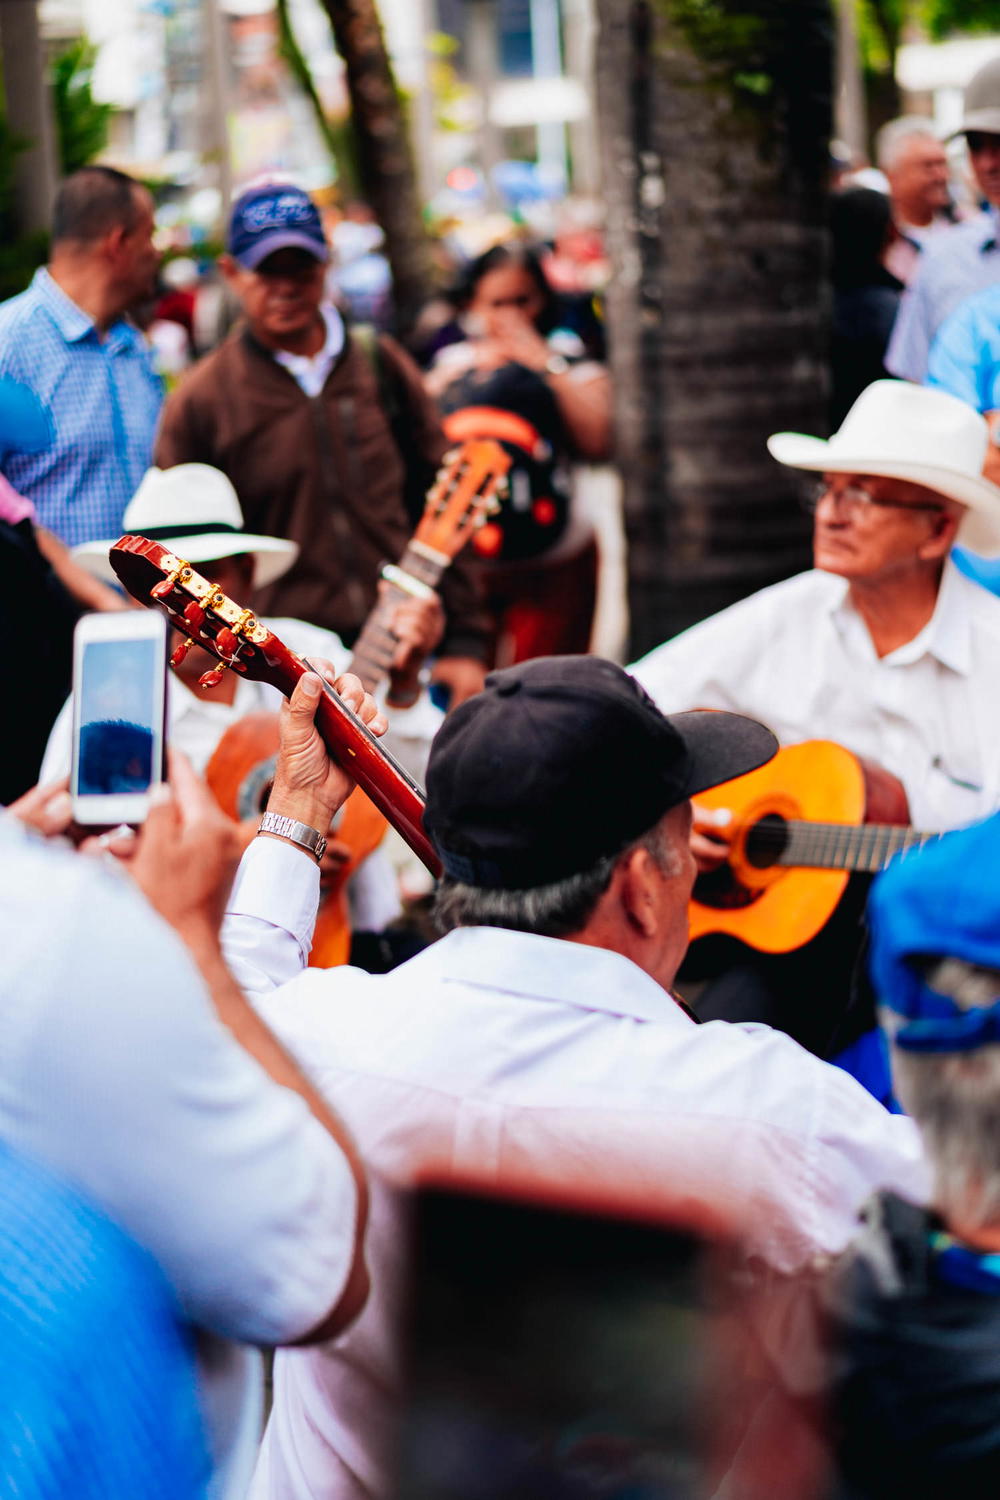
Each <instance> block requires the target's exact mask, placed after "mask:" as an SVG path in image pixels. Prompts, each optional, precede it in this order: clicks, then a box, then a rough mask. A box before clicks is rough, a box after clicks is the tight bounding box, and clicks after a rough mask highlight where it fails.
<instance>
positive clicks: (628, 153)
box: [597, 0, 832, 655]
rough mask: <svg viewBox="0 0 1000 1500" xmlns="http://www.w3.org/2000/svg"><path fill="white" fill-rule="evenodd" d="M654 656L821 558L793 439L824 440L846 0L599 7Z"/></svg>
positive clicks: (640, 619) (616, 292)
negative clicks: (800, 501) (777, 442)
mask: <svg viewBox="0 0 1000 1500" xmlns="http://www.w3.org/2000/svg"><path fill="white" fill-rule="evenodd" d="M597 14H598V24H599V28H600V30H599V37H598V46H597V58H598V69H597V73H598V76H597V94H598V106H599V110H600V119H601V141H602V150H603V171H604V180H605V197H606V201H607V209H608V239H609V246H610V251H611V255H612V261H613V264H614V268H615V274H614V276H613V278H612V285H611V289H610V292H609V296H608V327H609V334H610V351H611V369H612V377H613V382H614V388H615V400H616V429H617V452H618V458H619V462H620V465H621V468H622V472H623V478H624V484H625V521H626V530H627V534H628V540H629V603H630V611H631V619H632V641H631V651H632V654H633V655H637V654H639V653H641V652H643V651H646V650H648V649H649V648H650V647H651V646H653V645H656V644H658V643H659V642H660V641H662V640H665V639H666V638H667V637H669V636H671V635H674V634H676V633H677V632H678V631H679V630H682V629H684V628H685V627H686V626H688V625H690V624H692V623H694V622H695V621H697V620H699V619H703V618H704V617H705V616H706V615H709V614H712V613H714V612H715V611H716V610H718V609H720V608H723V607H724V606H725V605H727V604H730V603H732V602H734V601H735V600H736V599H739V598H741V597H743V596H744V595H746V594H748V593H751V592H752V591H753V590H755V589H757V588H760V587H762V586H763V585H765V584H768V583H771V582H775V581H776V580H778V579H779V578H782V577H785V576H787V575H788V574H789V573H792V572H795V571H797V570H798V569H799V568H801V567H803V566H807V565H808V558H809V549H808V527H807V525H806V523H805V519H804V517H803V516H802V514H801V513H800V511H799V508H798V505H797V500H796V497H797V494H798V485H797V481H796V480H795V478H794V477H793V476H792V475H791V474H790V473H789V472H788V471H786V470H783V469H781V468H780V467H779V466H778V465H777V464H776V463H775V462H774V461H773V460H772V459H771V458H770V457H769V456H768V453H767V451H766V447H765V440H766V438H767V436H768V434H769V433H771V432H774V431H778V430H781V429H786V428H789V429H793V430H798V431H801V432H809V433H816V434H819V433H822V432H824V431H826V427H825V420H826V417H825V406H826V378H827V377H826V326H827V316H828V310H827V309H828V298H827V290H826V283H825V272H826V230H825V202H824V199H825V180H826V174H827V149H828V146H827V143H828V139H829V133H830V69H831V58H832V27H831V23H830V15H829V8H828V4H827V3H826V0H794V3H791V4H790V3H788V0H710V3H708V4H706V3H705V0H629V3H627V4H626V3H622V0H597Z"/></svg>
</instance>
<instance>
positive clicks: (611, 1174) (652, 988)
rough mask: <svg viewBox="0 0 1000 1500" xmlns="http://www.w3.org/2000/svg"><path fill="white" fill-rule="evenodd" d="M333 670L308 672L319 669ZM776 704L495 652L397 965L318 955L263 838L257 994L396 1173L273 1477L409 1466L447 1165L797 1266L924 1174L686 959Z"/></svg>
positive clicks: (317, 774)
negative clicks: (418, 914) (406, 1286)
mask: <svg viewBox="0 0 1000 1500" xmlns="http://www.w3.org/2000/svg"><path fill="white" fill-rule="evenodd" d="M309 682H310V679H309V677H308V676H307V677H305V678H303V679H302V683H301V684H300V685H299V687H298V688H297V689H296V692H295V694H294V695H293V698H292V701H291V707H290V710H289V712H288V714H287V715H286V717H285V720H284V726H283V748H282V752H281V755H280V756H279V761H278V770H277V776H276V781H275V788H274V792H273V793H272V798H271V803H270V806H271V807H272V808H273V809H274V810H275V811H277V812H280V813H282V814H284V815H285V816H287V817H289V818H291V819H294V820H295V821H297V822H299V823H303V824H306V825H307V830H306V832H307V833H308V828H309V827H312V828H320V827H323V826H325V824H326V822H327V821H328V820H329V818H330V816H331V812H332V810H333V808H334V807H335V806H336V803H337V799H338V797H340V796H342V795H343V792H342V790H341V789H340V787H339V786H338V784H337V781H336V774H337V773H335V772H334V770H333V768H331V766H330V763H329V761H328V758H327V756H326V753H325V751H324V749H323V746H322V743H321V742H320V740H319V738H318V736H317V735H316V733H315V730H314V728H313V725H312V722H311V720H312V712H313V707H314V704H315V686H314V687H313V688H310V686H309ZM309 692H312V694H313V696H312V697H311V698H308V697H307V696H306V694H307V693H309ZM774 748H775V741H774V738H773V736H772V735H771V734H770V733H769V732H768V731H767V730H765V729H764V728H763V727H762V726H761V725H759V724H756V723H753V722H752V721H750V720H747V719H744V718H740V717H735V716H732V715H720V714H715V713H710V714H701V713H693V714H679V715H677V716H675V717H674V718H673V719H669V720H668V719H665V718H664V717H663V716H662V715H661V714H660V713H659V711H658V710H657V709H656V708H655V706H654V705H653V704H652V703H651V701H650V700H649V698H648V697H647V696H646V694H645V693H644V692H642V691H641V689H639V688H638V686H637V685H636V683H635V682H634V680H633V679H632V678H630V677H629V676H628V675H627V674H626V673H624V672H623V671H622V670H621V669H620V668H619V667H616V666H614V665H612V664H611V663H610V662H606V661H601V660H599V659H597V658H593V657H563V658H558V657H553V658H543V659H541V660H538V661H532V662H527V663H524V664H522V665H520V666H518V667H513V668H510V669H508V670H507V671H504V672H497V673H494V674H492V675H491V676H490V678H489V679H488V681H487V686H486V689H485V691H484V692H483V693H482V694H480V695H478V696H477V697H475V698H473V699H471V700H470V701H469V702H467V703H465V704H463V705H461V706H460V707H459V708H458V709H456V710H455V711H454V712H453V713H452V714H451V715H450V716H449V717H448V718H447V719H446V720H445V723H444V725H443V726H442V729H441V730H440V731H439V733H438V736H437V738H436V739H435V742H434V745H433V747H432V750H431V758H430V764H429V767H428V785H427V798H428V800H427V815H426V826H427V828H428V831H429V833H430V835H431V838H432V840H433V841H434V843H435V845H436V848H437V850H438V853H439V855H440V856H441V859H442V861H443V864H444V867H445V872H446V873H445V878H444V880H443V882H442V886H441V889H440V892H439V896H438V907H437V915H438V919H439V923H440V925H441V926H442V927H443V928H445V929H446V930H447V931H446V936H445V937H444V938H442V939H441V941H440V942H438V943H435V944H433V945H432V946H431V947H430V948H429V949H427V950H425V951H424V952H423V953H422V954H420V955H418V956H417V957H416V958H414V959H411V960H410V961H409V962H408V963H406V964H404V965H402V966H401V967H400V968H397V969H395V970H394V971H393V972H392V973H391V974H388V975H384V976H379V977H373V976H370V975H365V974H362V973H361V972H360V971H358V970H356V969H349V968H340V969H334V970H329V971H322V970H316V969H312V970H309V971H308V972H303V965H304V963H305V957H306V955H307V953H308V948H309V940H310V931H311V924H312V920H313V913H314V912H315V904H316V890H317V881H318V872H317V868H316V863H315V860H314V859H313V858H312V856H311V855H310V854H309V853H308V852H307V851H308V838H307V839H306V841H305V842H304V845H303V847H302V848H297V847H295V840H294V839H293V840H290V841H286V842H285V843H284V844H283V843H282V841H281V840H279V839H274V838H268V839H257V840H255V841H254V843H253V844H252V845H251V846H250V848H249V849H248V851H247V853H246V855H245V856H244V860H243V863H242V865H241V869H240V874H239V876H238V878H237V883H236V886H235V888H234V893H233V896H232V898H231V901H230V910H229V915H228V916H227V919H226V923H225V929H224V943H225V948H226V953H227V957H228V959H229V962H230V964H231V965H232V966H233V970H234V973H236V974H237V975H238V976H239V978H240V981H241V983H242V984H243V985H244V987H245V988H246V990H247V992H248V993H251V994H253V995H254V996H255V1003H256V1005H257V1006H258V1008H259V1010H260V1013H261V1015H262V1016H263V1017H265V1018H266V1019H267V1021H268V1023H269V1024H271V1025H274V1026H275V1027H277V1028H278V1030H279V1032H280V1035H281V1036H282V1038H283V1040H284V1041H285V1043H286V1044H287V1045H288V1046H289V1047H290V1048H291V1049H292V1051H293V1052H294V1053H295V1054H296V1055H298V1056H300V1057H301V1058H302V1059H303V1061H304V1062H306V1064H307V1066H308V1068H309V1072H310V1077H311V1078H312V1079H313V1081H314V1082H315V1084H316V1086H317V1087H319V1088H320V1089H321V1090H322V1091H323V1092H324V1094H327V1095H328V1096H329V1097H330V1098H332V1099H336V1100H337V1104H338V1108H339V1109H342V1110H343V1112H344V1115H345V1118H346V1119H347V1120H348V1122H349V1124H350V1126H351V1129H352V1130H353V1131H354V1133H355V1136H356V1139H357V1140H358V1142H359V1146H360V1148H361V1150H362V1151H363V1153H364V1156H365V1159H366V1162H367V1164H368V1165H369V1167H370V1169H371V1171H372V1174H373V1181H372V1216H371V1229H370V1234H369V1263H370V1267H371V1274H372V1289H373V1290H372V1297H371V1300H370V1303H369V1306H368V1309H367V1310H366V1312H365V1314H364V1315H363V1317H362V1319H361V1320H360V1321H359V1323H358V1324H357V1327H356V1329H355V1330H353V1331H352V1332H351V1333H350V1334H349V1335H347V1337H345V1338H344V1339H341V1340H340V1341H338V1342H337V1343H335V1344H330V1345H327V1346H325V1347H324V1348H323V1349H321V1350H318V1351H317V1352H316V1354H315V1355H312V1354H311V1353H309V1352H307V1351H296V1352H295V1353H293V1354H291V1355H289V1356H285V1355H281V1356H279V1357H278V1359H277V1361H276V1366H275V1400H274V1406H273V1410H272V1416H271V1420H270V1425H269V1429H268V1433H267V1436H266V1437H265V1442H264V1448H263V1451H262V1456H261V1461H260V1465H259V1468H258V1473H257V1477H256V1481H255V1486H254V1490H253V1494H254V1495H255V1496H268V1497H273V1500H277V1497H282V1500H289V1497H296V1500H304V1497H311V1500H318V1497H321V1496H322V1497H332V1496H338V1497H340V1496H357V1497H360V1496H362V1495H364V1496H369V1497H370V1496H372V1495H377V1494H384V1493H386V1491H387V1488H388V1486H389V1484H390V1482H391V1475H390V1464H391V1453H392V1446H393V1441H392V1440H393V1427H392V1415H393V1402H392V1398H393V1394H394V1392H395V1391H396V1390H397V1387H398V1378H399V1370H398V1349H397V1339H398V1336H399V1332H400V1329H399V1316H400V1296H401V1291H402V1281H403V1273H404V1268H405V1258H404V1248H405V1237H404V1234H403V1230H404V1227H405V1226H404V1203H403V1199H402V1198H401V1196H400V1194H399V1193H398V1191H397V1190H396V1189H397V1187H398V1185H399V1184H406V1183H408V1182H412V1181H414V1180H415V1178H416V1177H417V1176H418V1175H419V1174H421V1172H424V1171H427V1170H431V1171H433V1170H434V1169H436V1168H438V1169H439V1168H442V1167H443V1168H446V1169H447V1170H448V1171H450V1172H452V1173H456V1174H458V1175H459V1176H461V1177H463V1178H465V1179H469V1180H472V1181H476V1182H479V1183H481V1184H484V1185H485V1184H490V1183H494V1184H495V1183H499V1182H502V1181H504V1180H506V1179H509V1178H511V1177H513V1178H514V1179H517V1180H520V1181H521V1182H525V1181H527V1182H530V1183H532V1184H534V1185H535V1186H537V1188H538V1190H539V1191H541V1192H544V1193H546V1194H549V1193H553V1192H563V1193H566V1192H572V1190H573V1187H574V1185H576V1186H578V1187H579V1186H580V1185H581V1184H582V1185H585V1186H586V1188H587V1189H589V1190H590V1192H591V1193H593V1192H595V1191H596V1192H603V1193H604V1194H605V1195H606V1196H609V1197H612V1198H614V1200H615V1202H616V1203H617V1204H619V1205H621V1206H623V1207H630V1208H631V1209H632V1210H633V1211H634V1209H635V1208H636V1207H637V1206H642V1207H643V1209H644V1210H648V1211H656V1210H657V1209H658V1208H662V1209H663V1210H664V1211H666V1209H667V1206H668V1205H670V1206H673V1207H674V1208H676V1207H677V1205H679V1204H684V1205H686V1206H687V1207H688V1209H689V1210H693V1211H695V1212H697V1211H698V1210H699V1209H700V1210H702V1211H704V1212H706V1213H707V1214H708V1215H709V1216H713V1217H716V1218H718V1217H719V1216H721V1218H722V1220H723V1221H724V1222H725V1223H726V1224H729V1225H732V1226H734V1227H735V1228H736V1229H737V1230H738V1231H739V1232H740V1233H741V1234H744V1235H745V1236H746V1237H747V1240H748V1246H749V1248H750V1249H751V1252H752V1253H753V1254H754V1255H755V1256H757V1257H760V1258H762V1259H763V1260H764V1261H765V1262H767V1263H768V1264H769V1265H771V1266H772V1267H774V1268H777V1269H778V1270H780V1271H792V1270H795V1269H797V1268H798V1267H800V1266H801V1265H802V1264H803V1263H804V1262H806V1261H807V1260H808V1259H809V1258H810V1257H811V1256H812V1255H813V1254H814V1253H816V1252H817V1251H836V1250H838V1249H840V1248H841V1247H842V1246H843V1245H844V1243H845V1242H846V1241H847V1239H848V1238H849V1236H850V1234H851V1232H852V1227H853V1223H854V1213H855V1210H856V1208H857V1205H858V1204H859V1203H860V1201H861V1199H863V1198H864V1197H865V1196H866V1195H867V1194H868V1192H869V1191H871V1189H872V1188H873V1187H874V1186H875V1185H876V1184H877V1183H880V1182H885V1181H890V1182H893V1183H896V1184H898V1185H899V1189H898V1190H899V1191H901V1192H903V1193H904V1194H907V1195H910V1196H917V1197H918V1198H919V1197H920V1196H921V1195H922V1193H923V1192H924V1191H925V1188H926V1183H925V1177H924V1167H923V1163H922V1161H921V1160H920V1158H919V1154H918V1153H917V1152H916V1151H915V1140H916V1137H915V1132H914V1130H913V1128H912V1125H911V1122H910V1121H908V1120H905V1119H894V1118H893V1117H891V1116H890V1115H888V1114H887V1113H886V1112H885V1111H884V1110H883V1109H882V1108H881V1107H880V1106H879V1105H878V1104H876V1103H875V1102H874V1101H873V1100H872V1099H871V1098H870V1097H869V1096H868V1095H867V1094H866V1093H865V1092H864V1091H863V1090H862V1089H861V1088H860V1086H859V1085H857V1084H856V1083H855V1082H854V1080H852V1079H851V1078H849V1077H847V1075H846V1074H845V1073H843V1072H841V1071H840V1070H839V1069H835V1068H832V1067H829V1066H828V1065H826V1064H824V1063H821V1062H819V1061H818V1060H817V1059H815V1058H813V1057H811V1056H809V1054H808V1053H805V1052H803V1051H802V1050H801V1049H800V1048H798V1047H797V1046H796V1045H795V1043H794V1042H792V1041H791V1040H789V1039H788V1038H787V1037H784V1036H782V1035H780V1034H779V1033H777V1032H770V1031H768V1030H766V1029H761V1028H758V1029H756V1030H754V1031H747V1030H744V1029H742V1028H740V1027H736V1026H728V1025H725V1024H715V1025H707V1026H700V1027H699V1026H697V1025H695V1024H694V1022H693V1021H692V1019H691V1017H690V1015H689V1014H688V1013H687V1012H686V1011H685V1009H684V1008H683V1007H682V1006H681V1005H680V1004H679V1003H678V1002H677V1001H675V999H674V998H673V996H672V994H671V992H670V986H671V985H672V983H673V978H674V972H675V970H676V967H677V965H678V963H679V961H680V959H681V957H682V955H683V952H684V949H685V946H686V943H687V906H688V900H689V896H690V891H691V884H692V880H693V878H694V863H693V860H692V857H691V853H690V845H689V837H690V805H689V801H688V799H689V797H690V796H691V795H696V794H697V793H698V791H699V790H704V789H705V788H707V787H708V786H710V785H712V784H714V783H717V782H719V781H721V780H724V779H726V778H728V777H729V776H732V775H734V774H740V773H742V772H743V771H746V770H749V769H750V768H752V767H754V766H757V765H759V764H761V763H762V762H764V761H766V760H767V759H768V758H769V757H770V756H771V754H772V753H773V750H774Z"/></svg>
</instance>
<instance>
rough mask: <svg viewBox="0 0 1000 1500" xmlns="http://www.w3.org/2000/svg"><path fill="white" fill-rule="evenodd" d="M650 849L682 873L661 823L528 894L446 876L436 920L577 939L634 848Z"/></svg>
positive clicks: (669, 869) (669, 870) (443, 926)
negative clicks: (585, 867) (623, 846)
mask: <svg viewBox="0 0 1000 1500" xmlns="http://www.w3.org/2000/svg"><path fill="white" fill-rule="evenodd" d="M639 848H642V849H647V850H648V851H649V853H650V854H651V855H652V857H653V859H654V860H655V861H656V863H657V865H658V866H659V868H660V869H661V870H662V871H663V873H664V874H665V875H675V874H677V873H678V871H679V870H680V862H681V852H680V850H679V849H678V848H677V847H676V844H675V842H674V841H672V840H670V839H668V837H667V834H666V831H665V829H664V826H663V824H662V822H661V823H657V824H656V826H655V827H654V828H651V829H650V830H649V832H648V833H645V834H643V836H642V838H640V839H636V840H635V842H634V843H632V844H630V845H629V846H628V848H626V849H623V850H621V851H620V852H619V853H618V854H609V855H605V856H604V858H603V859H599V860H598V861H597V863H596V864H594V865H591V867H590V869H589V870H582V871H581V872H580V873H579V874H576V875H568V876H567V877H566V878H565V879H564V880H556V881H553V882H552V883H551V884H549V885H538V886H531V887H529V888H528V889H526V890H516V891H505V890H488V889H486V888H485V887H483V886H476V885H463V884H462V883H461V881H458V880H453V879H452V878H451V877H450V876H448V875H446V876H444V877H443V878H442V880H441V882H440V884H439V885H438V889H437V893H436V895H435V898H434V921H435V923H436V925H437V927H438V928H439V930H440V931H441V932H450V931H451V929H452V928H453V927H507V928H510V929H512V930H513V931H514V932H534V933H537V934H538V936H540V937H555V938H562V937H571V936H572V935H573V934H574V933H577V932H580V931H582V929H583V928H584V927H585V926H586V925H587V923H588V921H589V920H590V918H591V917H592V916H593V913H594V910H595V908H596V906H597V903H598V901H600V899H601V897H602V896H603V895H604V892H605V891H606V890H607V888H608V886H609V885H610V884H611V877H612V875H613V874H614V871H615V866H616V865H617V864H618V863H619V861H620V860H622V859H625V858H626V857H627V856H628V855H629V854H631V853H632V851H633V850H634V849H639Z"/></svg>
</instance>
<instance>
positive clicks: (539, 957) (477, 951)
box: [397, 927, 693, 1026]
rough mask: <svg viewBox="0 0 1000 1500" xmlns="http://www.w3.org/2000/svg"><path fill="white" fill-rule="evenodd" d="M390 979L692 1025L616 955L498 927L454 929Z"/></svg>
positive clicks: (668, 999) (665, 996) (647, 977)
mask: <svg viewBox="0 0 1000 1500" xmlns="http://www.w3.org/2000/svg"><path fill="white" fill-rule="evenodd" d="M397 972H398V973H399V974H400V975H412V977H413V978H414V979H416V980H417V982H418V983H420V982H423V980H424V979H430V980H432V981H434V980H437V981H439V982H442V983H445V984H448V983H455V984H463V985H468V986H469V987H471V988H473V989H476V988H478V989H486V990H493V991H496V990H500V991H503V992H504V993H506V994H508V995H516V996H518V997H519V998H521V999H526V1000H557V1001H560V1002H562V1003H563V1004H565V1005H573V1006H576V1007H577V1008H578V1009H580V1010H592V1011H593V1010H596V1011H603V1012H605V1013H606V1014H607V1015H612V1016H627V1017H629V1018H630V1019H632V1020H636V1021H655V1022H657V1023H659V1024H667V1025H677V1026H690V1025H692V1024H693V1023H692V1021H691V1019H690V1017H688V1016H686V1015H685V1014H684V1012H683V1011H682V1010H681V1008H680V1006H678V1005H677V1004H676V1003H675V1002H674V1001H673V1000H672V999H671V997H670V996H669V995H668V994H667V993H666V991H665V990H663V989H662V988H661V987H660V985H658V984H657V983H656V980H655V979H652V978H651V977H650V975H648V974H647V973H646V972H645V971H644V970H643V969H640V968H639V967H638V965H637V964H634V963H633V962H632V960H631V959H629V958H625V957H623V955H622V954H620V953H613V952H612V951H611V950H610V949H608V948H592V947H590V946H588V945H587V944H585V943H570V942H566V941H565V940H563V939H561V938H550V937H539V936H538V935H537V934H536V933H533V932H512V931H511V930H510V929H508V928H505V927H458V928H455V930H454V931H452V932H449V933H448V934H447V935H446V936H445V937H443V938H441V939H440V940H439V941H438V942H436V943H432V944H431V946H430V947H429V948H425V949H424V951H423V952H422V953H418V954H417V956H416V957H415V958H412V959H411V960H410V961H409V963H407V964H404V965H403V966H402V967H401V968H400V969H399V970H398V971H397Z"/></svg>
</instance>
